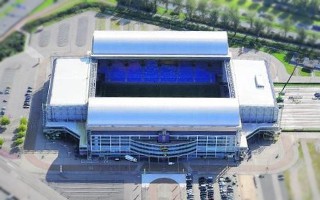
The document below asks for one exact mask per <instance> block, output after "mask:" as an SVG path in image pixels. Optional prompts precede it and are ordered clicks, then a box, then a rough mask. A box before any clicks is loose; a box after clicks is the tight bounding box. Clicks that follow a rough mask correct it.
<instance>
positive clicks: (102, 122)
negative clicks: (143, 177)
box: [87, 97, 240, 127]
mask: <svg viewBox="0 0 320 200" xmlns="http://www.w3.org/2000/svg"><path fill="white" fill-rule="evenodd" d="M99 126H121V127H125V126H230V127H238V126H240V116H239V105H238V101H237V99H232V98H219V99H216V98H123V97H116V98H115V97H101V98H100V97H99V98H89V106H88V120H87V127H99Z"/></svg>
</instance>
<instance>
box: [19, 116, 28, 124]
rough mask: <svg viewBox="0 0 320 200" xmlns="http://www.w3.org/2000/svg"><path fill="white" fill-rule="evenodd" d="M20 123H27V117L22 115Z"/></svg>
mask: <svg viewBox="0 0 320 200" xmlns="http://www.w3.org/2000/svg"><path fill="white" fill-rule="evenodd" d="M20 124H24V125H27V124H28V119H27V118H26V117H22V118H21V119H20Z"/></svg>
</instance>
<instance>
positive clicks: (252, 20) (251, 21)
mask: <svg viewBox="0 0 320 200" xmlns="http://www.w3.org/2000/svg"><path fill="white" fill-rule="evenodd" d="M255 17H256V13H254V12H249V13H248V15H247V18H248V20H249V24H250V29H252V27H253V22H254V19H255Z"/></svg>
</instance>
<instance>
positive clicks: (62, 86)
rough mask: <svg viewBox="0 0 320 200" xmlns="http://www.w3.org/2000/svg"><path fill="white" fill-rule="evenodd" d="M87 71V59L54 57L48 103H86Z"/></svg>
mask: <svg viewBox="0 0 320 200" xmlns="http://www.w3.org/2000/svg"><path fill="white" fill-rule="evenodd" d="M89 72H90V70H89V59H86V58H59V59H56V60H55V64H54V71H53V73H54V74H53V80H52V83H51V88H50V93H49V95H50V96H49V98H50V99H49V104H50V105H84V104H86V103H87V100H88V85H89V83H88V81H89Z"/></svg>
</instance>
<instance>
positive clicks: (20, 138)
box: [14, 117, 28, 146]
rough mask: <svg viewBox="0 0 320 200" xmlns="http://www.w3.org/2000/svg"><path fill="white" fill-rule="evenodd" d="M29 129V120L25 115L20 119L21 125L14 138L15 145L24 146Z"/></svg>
mask: <svg viewBox="0 0 320 200" xmlns="http://www.w3.org/2000/svg"><path fill="white" fill-rule="evenodd" d="M27 129H28V120H27V118H25V117H23V118H21V119H20V125H19V126H18V128H17V132H16V135H15V139H14V145H15V146H22V145H23V143H24V139H25V136H26V134H27Z"/></svg>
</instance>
